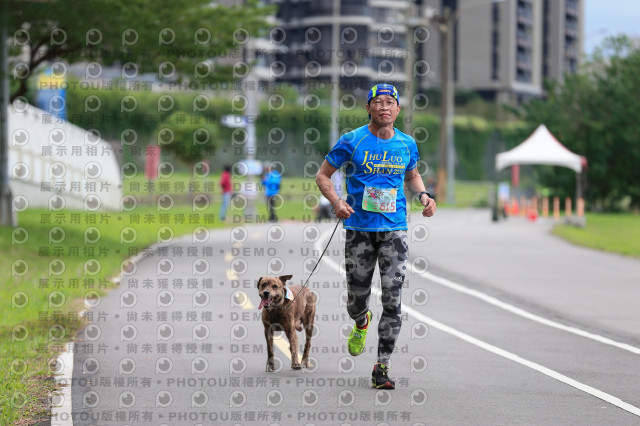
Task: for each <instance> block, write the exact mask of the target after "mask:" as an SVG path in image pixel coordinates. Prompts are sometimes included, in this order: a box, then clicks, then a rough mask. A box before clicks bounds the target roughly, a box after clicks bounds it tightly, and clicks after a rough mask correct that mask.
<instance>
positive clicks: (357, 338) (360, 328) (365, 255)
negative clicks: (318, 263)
mask: <svg viewBox="0 0 640 426" xmlns="http://www.w3.org/2000/svg"><path fill="white" fill-rule="evenodd" d="M376 260H377V254H376V250H375V248H374V246H373V245H372V243H371V238H370V233H369V232H360V231H352V230H347V241H346V243H345V269H346V275H347V298H348V300H347V312H348V313H349V316H350V317H351V318H352V319H353V320H354V321H355V322H356V324H355V325H354V326H353V329H352V330H351V333H350V334H349V340H348V343H347V346H348V349H349V353H350V354H351V355H353V356H357V355H360V354H361V353H362V352H363V351H364V348H365V343H366V339H367V331H368V329H369V321H370V319H371V312H370V311H369V298H370V296H371V279H372V278H373V272H374V270H375V267H376Z"/></svg>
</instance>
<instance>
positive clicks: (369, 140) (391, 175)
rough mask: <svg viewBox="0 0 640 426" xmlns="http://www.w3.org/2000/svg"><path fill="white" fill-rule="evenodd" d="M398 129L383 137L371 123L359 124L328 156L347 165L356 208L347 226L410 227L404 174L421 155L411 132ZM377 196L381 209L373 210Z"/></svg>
mask: <svg viewBox="0 0 640 426" xmlns="http://www.w3.org/2000/svg"><path fill="white" fill-rule="evenodd" d="M394 130H395V134H394V136H393V137H392V138H391V139H380V138H378V137H377V136H375V135H374V134H373V133H371V132H370V131H369V127H368V126H367V125H365V126H362V127H359V128H357V129H355V130H353V131H351V132H349V133H345V134H344V135H342V137H340V139H339V140H338V142H337V143H336V145H335V146H334V147H333V149H332V150H331V151H330V152H329V153H328V154H327V155H326V157H325V158H326V159H327V161H328V162H329V163H330V164H331V165H332V166H333V167H335V168H340V167H342V166H343V165H344V166H345V172H344V173H345V176H346V178H345V181H346V185H347V194H348V195H347V198H346V201H347V202H348V203H349V205H350V206H351V208H353V210H354V212H355V213H352V214H351V216H350V217H349V218H348V219H345V220H344V228H345V229H352V230H356V231H372V232H373V231H397V230H406V229H407V200H406V198H405V196H404V176H405V172H407V171H408V170H412V169H414V168H416V166H417V165H418V161H419V160H420V155H419V154H418V147H417V146H416V142H415V140H414V139H413V138H412V137H411V136H409V135H406V134H405V133H402V132H401V131H399V130H398V129H395V128H394ZM394 189H395V191H393V190H394ZM380 194H382V197H380ZM390 194H393V195H392V196H393V197H394V198H395V207H394V208H395V212H389V210H393V206H392V205H391V204H390V203H389V202H388V201H390V200H391V199H390V196H391V195H390ZM365 195H366V196H365ZM363 197H364V198H367V200H366V203H368V209H367V210H365V209H364V208H363ZM376 199H378V200H380V199H382V200H383V202H382V203H381V204H380V203H379V204H378V207H377V208H375V209H374V210H377V211H370V210H371V207H370V206H371V202H372V201H373V202H374V203H375V202H376Z"/></svg>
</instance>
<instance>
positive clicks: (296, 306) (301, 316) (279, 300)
mask: <svg viewBox="0 0 640 426" xmlns="http://www.w3.org/2000/svg"><path fill="white" fill-rule="evenodd" d="M291 277H292V276H291V275H282V276H280V277H260V279H259V280H258V294H259V295H260V306H259V307H258V309H262V308H263V307H264V310H263V311H262V324H263V325H264V336H265V338H266V339H267V372H270V371H274V370H275V369H276V368H275V362H274V358H273V333H274V331H276V330H283V331H284V333H285V334H286V336H287V339H289V350H290V351H291V368H293V369H294V370H299V369H301V368H302V367H305V368H308V367H309V348H310V347H311V335H312V334H313V321H314V317H315V314H316V295H315V294H313V292H311V290H309V289H308V288H306V287H305V288H302V287H301V286H299V285H292V286H290V287H289V290H290V291H291V292H290V298H287V286H286V284H285V282H286V281H287V280H290V279H291ZM303 328H304V331H305V334H306V342H305V344H304V352H303V353H302V363H300V362H298V335H297V333H296V330H298V331H302V329H303Z"/></svg>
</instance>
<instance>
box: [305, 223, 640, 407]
mask: <svg viewBox="0 0 640 426" xmlns="http://www.w3.org/2000/svg"><path fill="white" fill-rule="evenodd" d="M327 235H329V233H328V232H327V233H325V234H323V235H322V237H321V238H319V239H318V241H316V243H315V246H316V247H315V248H316V250H321V249H322V246H323V244H322V243H321V241H323V240H324V239H326V236H327ZM322 260H324V261H325V263H327V264H328V265H329V266H330V267H331V268H332V269H334V270H335V271H336V272H340V267H339V265H338V264H337V263H336V262H335V261H333V260H332V259H330V258H327V257H324V258H323V259H322ZM371 291H372V293H373V294H375V295H376V296H377V297H379V296H380V294H381V290H379V289H377V288H375V287H372V288H371ZM480 294H481V293H480ZM487 297H489V296H487ZM496 300H497V299H496ZM402 310H403V311H405V312H406V313H407V314H409V315H411V316H412V317H413V318H415V319H416V320H418V321H422V322H424V323H425V324H427V325H429V326H431V327H433V328H436V329H438V330H440V331H442V332H445V333H447V334H450V335H452V336H454V337H457V338H459V339H461V340H464V341H465V342H467V343H471V344H472V345H474V346H477V347H479V348H481V349H484V350H486V351H489V352H491V353H493V354H496V355H498V356H501V357H503V358H505V359H508V360H510V361H513V362H516V363H518V364H520V365H523V366H525V367H528V368H531V369H533V370H535V371H538V372H540V373H542V374H544V375H546V376H548V377H551V378H552V379H555V380H558V381H560V382H562V383H565V384H567V385H569V386H572V387H574V388H575V389H578V390H580V391H582V392H585V393H588V394H590V395H593V396H595V397H596V398H599V399H601V400H603V401H606V402H608V403H610V404H612V405H615V406H616V407H619V408H621V409H623V410H625V411H627V412H629V413H631V414H634V415H636V416H640V408H638V407H636V406H634V405H631V404H629V403H627V402H624V401H622V400H621V399H620V398H618V397H615V396H613V395H611V394H608V393H606V392H603V391H601V390H599V389H596V388H594V387H592V386H589V385H586V384H584V383H582V382H579V381H577V380H574V379H572V378H570V377H568V376H565V375H564V374H561V373H558V372H557V371H555V370H552V369H550V368H547V367H545V366H543V365H541V364H538V363H536V362H533V361H530V360H528V359H525V358H522V357H521V356H519V355H516V354H514V353H512V352H509V351H506V350H504V349H501V348H499V347H497V346H494V345H492V344H490V343H487V342H484V341H482V340H480V339H477V338H475V337H473V336H470V335H468V334H466V333H463V332H461V331H459V330H456V329H455V328H452V327H449V326H448V325H445V324H443V323H441V322H439V321H436V320H434V319H432V318H430V317H428V316H426V315H424V314H422V313H420V312H418V311H416V310H415V309H413V308H410V307H407V306H405V305H403V306H402Z"/></svg>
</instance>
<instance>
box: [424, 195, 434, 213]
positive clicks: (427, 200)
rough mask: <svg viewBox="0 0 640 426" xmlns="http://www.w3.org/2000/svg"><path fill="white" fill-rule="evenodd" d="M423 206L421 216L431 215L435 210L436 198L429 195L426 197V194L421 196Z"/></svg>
mask: <svg viewBox="0 0 640 426" xmlns="http://www.w3.org/2000/svg"><path fill="white" fill-rule="evenodd" d="M421 201H423V206H424V208H423V209H422V216H424V217H431V216H433V215H434V213H435V212H436V200H434V199H433V198H431V197H428V196H427V195H426V194H425V196H423V197H422V200H421Z"/></svg>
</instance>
